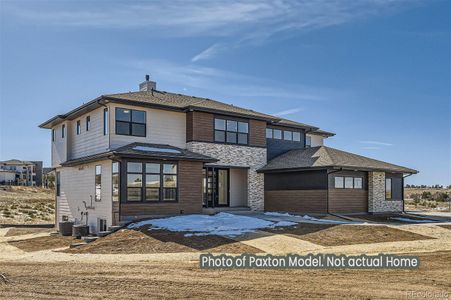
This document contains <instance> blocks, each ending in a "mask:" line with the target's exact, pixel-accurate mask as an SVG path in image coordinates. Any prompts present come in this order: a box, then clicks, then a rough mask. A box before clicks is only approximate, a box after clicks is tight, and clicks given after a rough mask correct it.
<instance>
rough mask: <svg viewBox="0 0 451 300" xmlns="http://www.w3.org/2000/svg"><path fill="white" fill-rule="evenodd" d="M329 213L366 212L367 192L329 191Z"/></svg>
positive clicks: (354, 190) (349, 190)
mask: <svg viewBox="0 0 451 300" xmlns="http://www.w3.org/2000/svg"><path fill="white" fill-rule="evenodd" d="M329 212H331V213H361V212H368V191H367V190H364V189H330V190H329Z"/></svg>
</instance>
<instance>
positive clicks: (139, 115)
mask: <svg viewBox="0 0 451 300" xmlns="http://www.w3.org/2000/svg"><path fill="white" fill-rule="evenodd" d="M116 134H119V135H131V136H141V137H145V136H146V112H145V111H142V110H134V109H126V108H119V107H117V108H116Z"/></svg>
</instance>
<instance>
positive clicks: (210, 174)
mask: <svg viewBox="0 0 451 300" xmlns="http://www.w3.org/2000/svg"><path fill="white" fill-rule="evenodd" d="M203 205H204V206H206V207H218V206H228V205H229V170H228V169H219V168H209V167H207V168H205V169H204V178H203Z"/></svg>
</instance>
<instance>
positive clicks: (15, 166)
mask: <svg viewBox="0 0 451 300" xmlns="http://www.w3.org/2000/svg"><path fill="white" fill-rule="evenodd" d="M0 184H7V185H23V186H42V161H24V160H18V159H10V160H5V161H0Z"/></svg>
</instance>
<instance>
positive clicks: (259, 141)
mask: <svg viewBox="0 0 451 300" xmlns="http://www.w3.org/2000/svg"><path fill="white" fill-rule="evenodd" d="M249 145H250V146H257V147H266V122H265V121H258V120H249Z"/></svg>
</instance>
